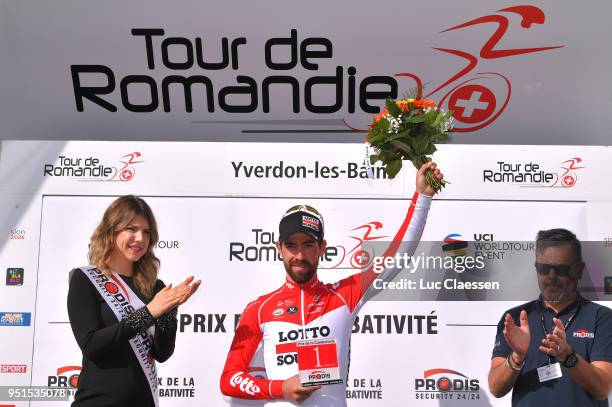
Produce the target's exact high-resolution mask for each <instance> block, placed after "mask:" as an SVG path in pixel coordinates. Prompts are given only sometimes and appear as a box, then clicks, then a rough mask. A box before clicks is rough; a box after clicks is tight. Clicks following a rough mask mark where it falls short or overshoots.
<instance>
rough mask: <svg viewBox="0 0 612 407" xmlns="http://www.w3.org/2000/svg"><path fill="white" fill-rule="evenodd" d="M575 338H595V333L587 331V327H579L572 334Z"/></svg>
mask: <svg viewBox="0 0 612 407" xmlns="http://www.w3.org/2000/svg"><path fill="white" fill-rule="evenodd" d="M572 336H573V337H574V338H589V339H593V338H595V334H594V333H593V332H591V331H587V330H586V329H578V330H576V331H575V332H574V334H573V335H572Z"/></svg>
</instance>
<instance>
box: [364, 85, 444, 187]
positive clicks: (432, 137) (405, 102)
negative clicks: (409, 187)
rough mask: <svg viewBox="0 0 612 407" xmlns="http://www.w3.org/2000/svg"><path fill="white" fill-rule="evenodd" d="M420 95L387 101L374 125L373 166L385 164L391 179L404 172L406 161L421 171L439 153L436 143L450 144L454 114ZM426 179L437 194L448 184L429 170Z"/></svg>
mask: <svg viewBox="0 0 612 407" xmlns="http://www.w3.org/2000/svg"><path fill="white" fill-rule="evenodd" d="M420 93H421V92H418V94H417V97H416V98H404V99H398V100H393V99H387V100H386V101H385V108H384V109H383V111H382V112H380V113H379V114H378V115H377V116H376V117H374V121H373V122H372V124H370V128H369V130H368V136H367V141H368V143H369V144H370V146H371V147H372V148H373V150H374V154H372V155H370V163H371V164H372V165H373V164H374V163H376V162H377V161H381V162H382V164H383V167H384V168H385V172H386V173H387V175H388V176H389V178H395V176H396V175H397V173H398V172H399V171H400V170H401V169H402V160H410V161H411V162H412V164H414V166H415V167H416V168H417V170H418V169H419V168H421V166H422V165H423V164H425V163H426V162H427V161H428V158H427V156H429V155H431V154H433V153H434V152H435V151H436V146H435V144H434V143H440V142H445V141H449V136H448V134H447V133H448V132H449V131H450V130H451V129H452V127H453V121H454V119H453V117H452V116H453V111H448V112H447V111H444V110H443V109H440V108H439V107H437V106H436V103H435V102H434V101H433V100H429V99H423V98H421V97H420ZM425 176H426V179H427V182H428V183H429V185H431V187H432V188H433V189H434V191H435V193H438V192H439V191H440V190H441V189H442V188H444V186H445V185H446V181H444V180H438V179H437V178H435V177H434V176H433V174H432V173H431V171H429V170H428V171H427V172H426V173H425Z"/></svg>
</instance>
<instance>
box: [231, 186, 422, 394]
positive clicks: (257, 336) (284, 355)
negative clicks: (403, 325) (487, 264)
mask: <svg viewBox="0 0 612 407" xmlns="http://www.w3.org/2000/svg"><path fill="white" fill-rule="evenodd" d="M430 202H431V198H430V197H428V196H425V195H419V194H418V193H415V194H414V196H413V198H412V201H411V203H410V207H409V208H408V211H407V214H406V217H405V219H404V221H403V223H402V224H401V226H400V227H399V230H398V231H397V233H396V234H395V237H394V238H393V240H392V242H391V243H390V245H389V247H388V248H387V250H386V251H385V253H384V256H394V255H395V254H396V253H398V252H402V253H408V254H409V255H412V254H413V253H414V251H415V249H416V247H417V245H418V241H419V239H420V237H421V233H422V232H423V229H424V227H425V221H426V218H427V213H428V211H429V205H430ZM398 272H399V270H397V269H388V270H385V271H383V272H382V273H380V274H377V273H375V272H374V271H373V269H372V267H370V268H369V269H368V270H366V271H364V272H361V273H357V274H355V275H353V276H350V277H348V278H346V279H343V280H340V281H339V282H337V283H335V284H323V283H322V282H320V281H319V280H318V279H317V277H316V274H315V276H314V277H313V278H312V279H311V280H310V281H309V282H307V283H305V284H296V283H295V282H293V281H292V280H291V279H290V278H289V277H288V276H287V278H286V281H285V283H284V284H283V285H282V286H281V287H280V288H279V289H278V290H276V291H273V292H271V293H269V294H266V295H263V296H261V297H259V298H258V299H257V300H255V301H253V302H251V303H250V304H248V305H247V307H246V308H245V310H244V312H243V314H242V317H241V319H240V322H239V324H238V326H237V328H236V332H235V335H234V340H233V342H232V345H231V348H230V351H229V353H228V356H227V361H226V363H225V368H224V369H223V373H222V375H221V391H222V392H223V394H225V395H227V396H231V397H237V398H241V399H252V400H274V402H275V405H277V403H278V405H279V406H281V405H287V406H289V405H293V404H291V403H289V402H288V401H285V400H282V397H283V393H282V383H283V381H284V380H285V379H288V378H289V377H291V376H294V375H296V374H298V363H297V350H296V345H297V344H296V341H299V340H304V339H334V340H335V342H336V351H337V356H338V362H339V369H340V377H341V378H343V383H341V384H330V385H325V386H321V388H320V389H318V390H316V391H314V392H313V393H312V394H311V396H310V397H309V398H308V399H307V400H306V401H305V402H304V403H303V404H302V405H304V406H345V405H346V381H347V378H348V364H349V340H350V334H351V329H352V324H353V318H354V316H355V315H356V314H357V312H358V311H359V309H360V307H361V306H362V305H363V304H364V303H365V301H366V300H367V299H369V298H371V297H372V295H373V294H374V293H373V292H372V290H370V287H371V285H372V282H373V281H374V280H375V279H377V278H378V279H382V280H384V281H389V280H392V279H393V277H394V276H395V275H396V274H397V273H398ZM256 352H257V357H258V358H261V356H263V364H264V366H263V368H265V374H258V372H257V370H261V366H259V369H257V368H258V367H257V366H255V365H254V364H253V363H252V360H253V358H254V355H255V354H256ZM262 373H263V372H262ZM264 377H265V378H264ZM285 403H286V404H285Z"/></svg>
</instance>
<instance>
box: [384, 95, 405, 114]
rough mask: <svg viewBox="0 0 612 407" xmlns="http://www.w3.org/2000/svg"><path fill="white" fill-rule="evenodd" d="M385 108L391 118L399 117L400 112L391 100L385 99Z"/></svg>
mask: <svg viewBox="0 0 612 407" xmlns="http://www.w3.org/2000/svg"><path fill="white" fill-rule="evenodd" d="M385 106H386V107H387V111H388V112H389V114H390V115H391V116H393V117H397V116H399V115H400V113H401V112H402V111H401V110H400V109H399V107H397V105H396V104H395V101H394V100H393V99H386V100H385Z"/></svg>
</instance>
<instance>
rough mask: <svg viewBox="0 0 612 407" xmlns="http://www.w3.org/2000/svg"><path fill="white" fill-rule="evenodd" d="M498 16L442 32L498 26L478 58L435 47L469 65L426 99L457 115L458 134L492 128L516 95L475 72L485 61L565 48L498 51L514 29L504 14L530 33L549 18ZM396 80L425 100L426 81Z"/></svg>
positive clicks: (502, 79)
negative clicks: (407, 83) (410, 83)
mask: <svg viewBox="0 0 612 407" xmlns="http://www.w3.org/2000/svg"><path fill="white" fill-rule="evenodd" d="M496 13H499V14H490V15H485V16H482V17H478V18H476V19H473V20H470V21H467V22H465V23H462V24H459V25H456V26H453V27H450V28H447V29H445V30H443V31H442V32H441V33H448V32H452V31H455V30H461V29H464V28H468V27H475V26H480V25H490V24H494V25H496V26H497V28H496V29H495V31H494V32H493V34H492V35H491V36H490V37H489V38H488V40H487V41H486V42H485V43H484V45H483V46H482V48H481V49H480V53H479V55H478V56H475V55H473V54H470V53H468V52H466V51H463V50H459V49H449V48H437V47H433V49H435V50H436V51H440V52H443V53H445V54H450V55H453V56H455V57H458V58H461V59H462V60H464V62H465V66H464V67H463V68H462V69H461V70H459V71H458V72H456V73H455V74H453V75H452V76H451V77H449V78H448V79H447V80H445V81H443V82H442V83H441V84H440V85H438V86H437V87H436V88H435V89H434V90H433V91H431V92H430V93H428V94H427V95H425V97H426V98H434V97H435V96H436V95H438V98H439V100H440V102H439V103H438V106H439V107H440V108H444V109H445V110H453V111H454V112H455V113H454V118H455V126H454V127H453V131H454V132H473V131H476V130H480V129H482V128H484V127H486V126H488V125H490V124H491V123H493V122H494V121H495V120H497V119H498V118H499V116H500V115H501V114H502V113H503V111H504V110H505V109H506V107H507V106H508V102H509V101H510V96H511V93H512V86H511V84H510V80H509V79H508V78H507V77H506V76H504V75H503V74H501V73H498V72H484V71H483V72H475V70H476V68H477V67H478V65H479V63H481V62H483V61H484V60H494V59H499V58H507V57H514V56H517V55H522V54H530V53H538V52H544V51H550V50H553V49H557V48H563V45H555V46H541V47H534V48H510V49H498V48H497V45H498V44H499V42H500V41H502V40H503V39H506V40H507V38H504V37H505V35H506V32H507V31H508V28H509V26H510V19H509V18H508V17H507V16H506V15H504V14H517V15H518V16H520V18H521V21H520V27H521V28H522V29H530V28H531V27H532V26H533V25H534V24H544V21H545V15H544V12H543V11H542V10H541V9H540V8H538V7H536V6H531V5H526V6H525V5H523V6H513V7H507V8H503V9H500V10H497V11H496ZM394 76H396V77H409V78H412V79H413V80H414V81H415V82H416V87H417V98H420V97H422V89H423V86H422V81H421V79H420V78H419V77H418V76H417V75H416V74H414V73H410V72H402V73H396V74H395V75H394ZM344 123H345V124H346V125H347V126H348V127H349V128H351V129H353V130H359V129H356V128H354V127H352V126H350V125H348V123H347V122H346V121H344ZM362 131H363V130H362ZM568 182H569V181H568Z"/></svg>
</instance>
